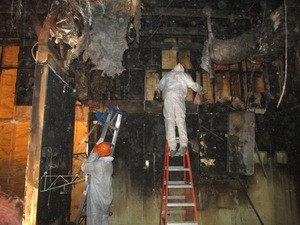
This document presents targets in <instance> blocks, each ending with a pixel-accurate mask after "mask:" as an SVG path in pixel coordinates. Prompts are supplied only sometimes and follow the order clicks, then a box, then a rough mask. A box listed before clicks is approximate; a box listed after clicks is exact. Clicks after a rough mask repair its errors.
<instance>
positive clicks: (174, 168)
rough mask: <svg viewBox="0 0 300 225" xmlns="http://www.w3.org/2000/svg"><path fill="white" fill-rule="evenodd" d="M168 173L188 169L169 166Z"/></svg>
mask: <svg viewBox="0 0 300 225" xmlns="http://www.w3.org/2000/svg"><path fill="white" fill-rule="evenodd" d="M168 170H169V171H189V170H190V169H189V168H186V167H183V166H169V169H168Z"/></svg>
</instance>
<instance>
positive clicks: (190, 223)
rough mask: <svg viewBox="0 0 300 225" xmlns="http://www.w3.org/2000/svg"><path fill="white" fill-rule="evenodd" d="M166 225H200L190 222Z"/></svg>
mask: <svg viewBox="0 0 300 225" xmlns="http://www.w3.org/2000/svg"><path fill="white" fill-rule="evenodd" d="M166 225H198V223H197V222H194V221H190V222H168V223H167V224H166Z"/></svg>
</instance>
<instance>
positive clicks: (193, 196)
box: [186, 152, 199, 221]
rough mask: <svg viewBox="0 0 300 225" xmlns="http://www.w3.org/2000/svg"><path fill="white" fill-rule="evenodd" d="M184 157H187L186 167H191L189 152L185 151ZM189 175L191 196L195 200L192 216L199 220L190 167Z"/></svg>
mask: <svg viewBox="0 0 300 225" xmlns="http://www.w3.org/2000/svg"><path fill="white" fill-rule="evenodd" d="M186 157H187V163H188V167H189V168H192V167H191V160H190V154H189V153H188V152H187V154H186ZM189 176H190V178H191V179H190V182H191V185H192V198H193V200H194V202H195V207H194V216H195V221H198V220H199V217H198V209H197V204H196V202H197V201H196V195H195V187H194V179H193V174H192V169H191V170H190V171H189Z"/></svg>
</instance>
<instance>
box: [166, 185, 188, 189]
mask: <svg viewBox="0 0 300 225" xmlns="http://www.w3.org/2000/svg"><path fill="white" fill-rule="evenodd" d="M168 188H169V189H170V188H192V185H191V184H170V185H168Z"/></svg>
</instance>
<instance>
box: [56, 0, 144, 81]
mask: <svg viewBox="0 0 300 225" xmlns="http://www.w3.org/2000/svg"><path fill="white" fill-rule="evenodd" d="M67 2H68V3H69V4H64V8H63V9H61V10H60V11H61V12H60V14H59V15H58V17H57V21H56V24H55V25H54V26H52V28H51V36H52V37H53V38H54V39H55V42H56V43H65V44H68V45H69V46H70V48H71V49H70V50H69V53H68V57H67V63H66V64H65V65H66V66H67V67H68V66H69V65H70V63H71V61H72V60H74V59H77V58H78V57H79V56H80V55H81V54H83V61H85V62H87V61H88V60H90V61H91V62H92V64H93V66H92V68H91V70H100V71H103V74H106V75H107V76H112V77H114V76H115V75H116V74H119V73H121V72H122V71H123V70H124V68H123V66H122V59H123V53H124V51H125V50H126V49H127V48H128V45H127V40H126V35H127V31H128V29H129V26H130V24H131V22H133V25H134V26H136V30H138V29H139V28H140V25H139V19H140V18H139V17H140V1H139V0H135V1H129V0H122V1H120V0H112V1H100V0H98V1H88V0H85V1H81V2H80V3H79V4H78V3H77V2H74V1H72V0H69V1H67Z"/></svg>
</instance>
